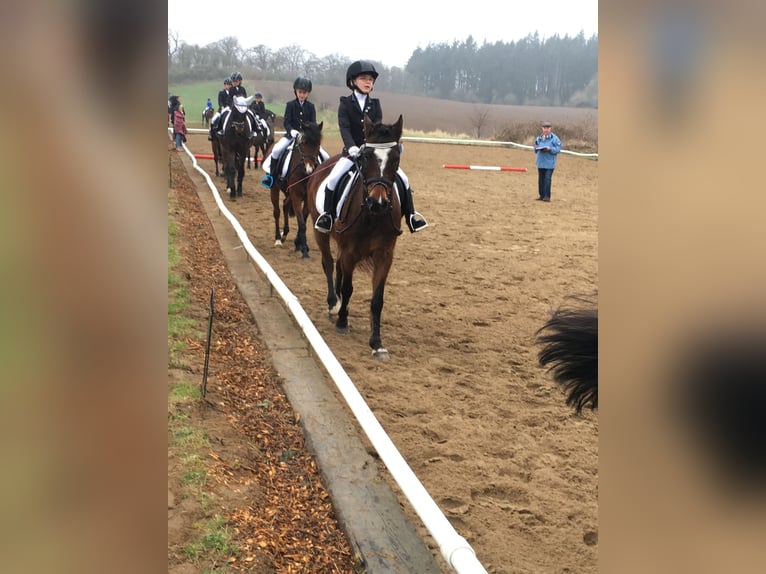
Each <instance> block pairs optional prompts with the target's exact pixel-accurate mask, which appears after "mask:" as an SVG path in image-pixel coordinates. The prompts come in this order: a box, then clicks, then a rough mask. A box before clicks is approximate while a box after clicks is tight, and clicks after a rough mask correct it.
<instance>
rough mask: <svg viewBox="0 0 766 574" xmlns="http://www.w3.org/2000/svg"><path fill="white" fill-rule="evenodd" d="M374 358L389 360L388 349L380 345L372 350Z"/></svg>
mask: <svg viewBox="0 0 766 574" xmlns="http://www.w3.org/2000/svg"><path fill="white" fill-rule="evenodd" d="M372 358H373V359H375V360H376V361H388V359H389V356H388V351H387V350H386V349H384V348H383V347H380V348H378V349H373V350H372Z"/></svg>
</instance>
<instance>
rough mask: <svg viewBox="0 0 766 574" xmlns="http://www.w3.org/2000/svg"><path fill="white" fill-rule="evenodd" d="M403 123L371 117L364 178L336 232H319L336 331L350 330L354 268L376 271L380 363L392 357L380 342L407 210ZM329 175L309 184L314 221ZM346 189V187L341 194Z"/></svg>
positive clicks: (374, 327) (361, 162)
mask: <svg viewBox="0 0 766 574" xmlns="http://www.w3.org/2000/svg"><path fill="white" fill-rule="evenodd" d="M402 124H403V119H402V116H399V120H398V121H397V122H396V123H394V124H384V123H380V122H379V123H373V122H372V121H371V120H370V119H369V118H368V117H367V116H365V118H364V130H365V141H366V142H367V143H365V144H364V146H362V150H361V152H360V155H359V158H358V159H357V160H356V164H357V166H358V168H359V174H358V175H357V177H356V178H355V179H354V181H352V183H351V188H350V191H349V193H348V195H347V197H346V199H345V200H344V202H343V205H342V207H341V209H340V214H339V216H338V218H337V219H336V221H335V223H334V225H333V230H332V231H331V232H330V233H329V234H325V233H320V232H318V231H316V230H315V232H314V235H315V238H316V242H317V245H318V246H319V250H320V251H321V252H322V270H323V271H324V274H325V278H326V279H327V306H328V308H329V310H330V315H332V314H333V313H335V312H337V314H338V318H337V320H336V322H335V330H336V331H338V332H340V333H347V332H348V304H349V300H350V299H351V294H352V293H353V291H354V284H353V278H354V270H355V269H356V267H357V266H359V267H360V268H362V269H366V270H370V271H371V272H372V299H371V301H370V327H371V334H370V347H371V348H372V356H373V357H374V358H376V359H388V351H387V350H386V349H385V348H384V347H383V343H382V342H381V338H380V316H381V312H382V311H383V293H384V291H385V287H386V279H387V278H388V273H389V271H390V270H391V265H392V264H393V261H394V248H395V247H396V240H397V238H398V237H399V235H400V234H401V232H402V230H401V220H402V210H401V204H400V202H399V196H398V194H397V193H396V186H395V184H394V182H395V180H396V170H397V169H398V167H399V154H400V145H399V140H400V139H401V136H402ZM339 158H340V156H333V157H332V158H330V159H329V160H328V162H327V165H328V166H330V164H331V163H332V164H334V163H335V162H337V161H338V159H339ZM323 167H324V164H323ZM326 176H327V172H325V171H324V170H323V171H321V172H315V173H314V174H313V175H311V176H310V177H309V180H308V204H309V209H310V211H311V216H312V218H313V219H314V221H316V220H317V218H318V217H319V210H318V209H317V195H318V194H319V195H321V196H324V186H325V181H324V180H325V179H326ZM342 187H343V184H342V183H341V187H339V191H340V190H341V189H342ZM320 192H321V193H320ZM331 238H332V241H334V242H335V244H336V247H337V261H335V262H333V256H332V252H331V249H330V241H331ZM333 269H334V276H333ZM339 299H340V301H339Z"/></svg>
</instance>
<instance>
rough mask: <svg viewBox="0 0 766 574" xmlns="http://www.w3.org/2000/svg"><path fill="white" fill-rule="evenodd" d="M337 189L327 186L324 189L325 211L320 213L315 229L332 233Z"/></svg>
mask: <svg viewBox="0 0 766 574" xmlns="http://www.w3.org/2000/svg"><path fill="white" fill-rule="evenodd" d="M335 195H336V194H335V190H334V189H332V188H330V187H327V188H325V190H324V212H323V213H322V215H320V216H319V217H318V218H317V220H316V223H315V224H314V229H316V230H317V231H319V232H321V233H330V230H331V229H332V221H333V215H334V214H335Z"/></svg>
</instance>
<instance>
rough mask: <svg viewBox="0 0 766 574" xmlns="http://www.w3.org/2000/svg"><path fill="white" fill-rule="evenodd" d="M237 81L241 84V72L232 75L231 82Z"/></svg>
mask: <svg viewBox="0 0 766 574" xmlns="http://www.w3.org/2000/svg"><path fill="white" fill-rule="evenodd" d="M237 80H239V81H240V82H241V81H242V74H240V73H239V72H234V73H233V74H232V75H231V81H232V82H234V81H237Z"/></svg>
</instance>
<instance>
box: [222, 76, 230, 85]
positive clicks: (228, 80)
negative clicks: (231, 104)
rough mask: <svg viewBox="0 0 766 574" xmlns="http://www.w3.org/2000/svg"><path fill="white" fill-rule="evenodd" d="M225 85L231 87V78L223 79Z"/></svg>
mask: <svg viewBox="0 0 766 574" xmlns="http://www.w3.org/2000/svg"><path fill="white" fill-rule="evenodd" d="M223 85H224V86H231V78H224V79H223Z"/></svg>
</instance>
